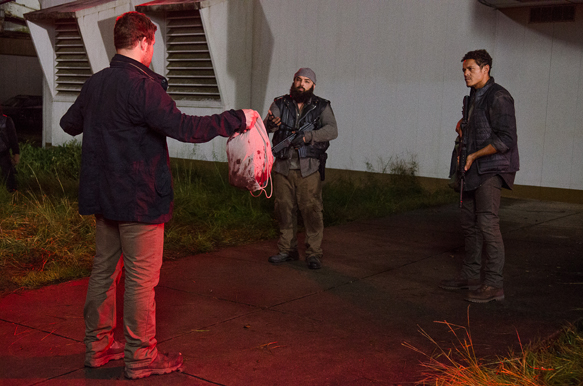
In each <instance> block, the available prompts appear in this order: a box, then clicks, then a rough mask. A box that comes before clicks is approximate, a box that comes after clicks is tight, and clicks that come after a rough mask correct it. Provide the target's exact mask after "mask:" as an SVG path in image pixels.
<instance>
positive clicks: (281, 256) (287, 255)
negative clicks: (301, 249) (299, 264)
mask: <svg viewBox="0 0 583 386" xmlns="http://www.w3.org/2000/svg"><path fill="white" fill-rule="evenodd" d="M299 258H300V256H299V254H298V251H291V252H279V253H278V254H277V255H274V256H271V257H270V258H269V259H267V261H269V262H270V263H273V264H278V263H284V262H286V261H291V260H298V259H299Z"/></svg>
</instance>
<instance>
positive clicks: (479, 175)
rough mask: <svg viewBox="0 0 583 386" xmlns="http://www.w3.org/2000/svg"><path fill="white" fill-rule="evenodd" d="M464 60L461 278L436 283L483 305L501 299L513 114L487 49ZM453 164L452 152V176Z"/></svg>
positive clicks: (514, 167) (514, 159)
mask: <svg viewBox="0 0 583 386" xmlns="http://www.w3.org/2000/svg"><path fill="white" fill-rule="evenodd" d="M462 63H463V65H462V69H463V73H464V79H465V82H466V86H468V87H470V88H471V90H470V103H469V118H468V123H467V126H466V129H465V132H462V129H461V121H460V122H458V124H457V127H456V131H457V133H458V135H459V137H460V139H461V140H462V141H464V142H465V144H466V149H467V157H466V163H465V168H464V170H465V171H466V178H465V184H464V189H463V206H462V208H461V224H462V230H463V234H464V239H465V254H466V255H465V258H464V262H463V265H462V268H461V271H460V273H459V276H458V277H457V278H455V279H452V280H442V281H441V283H440V287H442V288H444V289H447V290H464V289H469V290H471V291H470V292H469V293H468V294H467V296H466V298H465V299H466V300H468V301H471V302H476V303H487V302H490V301H493V300H503V299H504V288H503V272H502V271H503V268H504V259H505V256H504V242H503V241H502V234H501V233H500V223H499V221H500V219H499V217H498V212H499V209H500V196H501V189H502V188H505V189H512V186H513V185H514V177H515V175H516V172H517V171H518V169H519V160H518V147H517V134H516V117H515V113H514V100H513V99H512V96H511V95H510V93H509V92H508V91H507V90H506V89H505V88H503V87H502V86H500V85H499V84H497V83H495V82H494V78H493V77H491V76H490V69H491V68H492V58H491V57H490V55H489V54H488V52H487V51H486V50H476V51H470V52H468V53H467V54H466V55H465V56H464V57H463V59H462ZM457 166H459V159H458V158H457V156H456V155H455V154H454V155H453V156H452V170H451V174H453V173H454V172H455V170H456V167H457ZM482 256H484V259H482ZM482 268H483V272H481V271H482Z"/></svg>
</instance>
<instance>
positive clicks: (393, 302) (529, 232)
mask: <svg viewBox="0 0 583 386" xmlns="http://www.w3.org/2000/svg"><path fill="white" fill-rule="evenodd" d="M458 211H459V210H458V208H457V206H456V205H448V206H443V207H439V208H431V209H425V210H418V211H414V212H409V213H405V214H400V215H395V216H391V217H388V218H384V219H378V220H371V221H359V222H355V223H351V224H347V225H343V226H337V227H332V228H327V229H326V232H325V237H324V238H325V245H324V251H325V256H324V260H323V264H324V267H323V268H322V269H321V270H317V271H313V270H309V269H308V268H307V267H306V265H305V263H304V262H303V261H298V262H293V263H286V264H283V265H278V266H274V265H271V264H269V263H267V257H268V256H269V255H270V254H273V253H274V252H275V250H276V248H275V241H266V242H259V243H254V244H250V245H246V246H242V247H235V248H228V249H223V250H220V251H217V252H213V253H208V254H201V255H196V256H192V257H189V258H184V259H181V260H177V261H170V262H165V263H164V266H163V268H162V274H161V281H160V285H159V286H158V288H157V294H156V299H157V304H158V341H159V348H160V349H161V350H163V351H180V352H182V353H183V355H184V358H185V366H184V371H183V372H182V373H172V374H170V375H164V376H152V377H149V378H146V379H143V380H138V381H130V380H127V379H125V378H124V376H123V361H116V362H110V363H109V364H107V365H106V366H104V367H103V368H99V369H88V368H84V367H83V359H84V356H83V354H84V345H83V343H82V341H83V333H84V323H83V303H84V297H85V291H86V288H87V279H83V280H75V281H71V282H67V283H63V284H60V285H54V286H49V287H46V288H43V289H40V290H35V291H26V292H22V293H16V294H11V295H8V296H6V297H4V298H2V299H0V384H1V385H81V384H82V385H112V384H127V383H130V382H131V383H132V384H143V385H410V384H413V382H414V381H416V380H419V379H420V378H421V377H422V370H423V368H422V367H421V366H420V365H419V362H420V361H422V360H424V357H423V355H421V354H420V353H418V352H416V351H414V350H412V349H410V348H407V347H405V346H404V345H403V343H407V344H410V345H412V346H414V347H416V348H418V349H420V350H421V351H423V352H426V353H431V352H433V351H434V350H435V349H436V346H435V345H434V344H433V343H431V342H430V341H429V339H427V338H426V337H424V336H423V335H422V334H421V333H420V332H419V330H420V329H423V330H424V331H425V332H426V333H427V334H429V335H430V336H431V337H432V338H433V339H434V340H435V341H436V342H438V344H439V345H440V346H442V347H443V348H446V349H447V348H451V347H453V341H455V336H454V335H453V334H452V333H451V332H450V331H449V329H448V327H447V326H446V325H444V324H443V323H439V322H444V321H447V322H448V323H453V324H456V325H460V326H465V327H467V326H468V323H469V326H470V330H471V335H472V339H473V343H474V347H475V349H476V351H477V353H478V355H480V356H482V355H493V354H497V355H505V354H507V353H508V350H509V349H510V348H513V349H517V350H519V349H520V346H519V338H518V337H520V341H521V342H522V344H525V343H527V342H531V341H537V340H538V339H540V338H545V337H548V336H549V335H551V334H552V333H554V332H555V331H557V330H558V329H559V328H560V327H561V326H563V325H565V324H566V323H567V322H573V321H575V320H577V319H579V318H580V317H581V316H582V315H583V311H582V310H583V304H582V295H581V294H582V291H581V289H582V288H583V259H582V258H583V205H574V204H564V203H556V202H543V201H527V200H518V199H503V209H502V211H501V217H502V232H503V235H504V239H505V243H506V255H507V258H506V260H507V261H506V270H505V277H506V281H505V293H506V300H505V301H503V302H495V303H488V304H471V305H470V303H467V302H465V301H464V300H463V293H462V292H448V291H444V290H441V289H440V288H438V286H437V284H438V282H439V280H441V279H443V278H448V277H450V276H452V275H454V274H455V272H456V270H457V268H458V266H459V264H460V261H461V258H462V256H463V240H462V237H461V232H460V226H459V221H458V218H457V215H458ZM120 303H121V302H120ZM120 324H121V323H120ZM118 330H120V329H119V328H118ZM464 333H465V332H464V330H463V329H460V330H458V334H461V335H460V336H463V334H464ZM118 335H119V337H120V338H121V337H122V334H121V330H120V331H118Z"/></svg>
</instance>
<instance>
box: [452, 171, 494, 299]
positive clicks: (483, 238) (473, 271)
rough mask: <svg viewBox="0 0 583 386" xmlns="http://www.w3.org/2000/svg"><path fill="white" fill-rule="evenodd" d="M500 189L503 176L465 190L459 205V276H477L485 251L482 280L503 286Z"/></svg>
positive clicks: (490, 284)
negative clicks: (461, 261) (462, 248)
mask: <svg viewBox="0 0 583 386" xmlns="http://www.w3.org/2000/svg"><path fill="white" fill-rule="evenodd" d="M501 189H502V178H501V177H500V176H494V177H491V178H489V179H488V180H486V181H485V182H484V183H483V184H482V185H481V186H480V187H479V188H478V189H476V190H475V191H472V192H467V193H466V192H464V205H463V208H462V209H461V224H462V230H463V233H464V238H465V250H466V257H465V260H464V264H463V266H462V271H461V276H462V277H463V278H465V279H471V280H473V279H480V271H481V269H482V252H485V259H484V267H483V268H484V278H483V279H484V281H483V283H484V284H485V285H489V286H492V287H496V288H502V287H503V279H504V277H503V275H502V270H503V269H504V242H503V241H502V234H501V233H500V219H499V217H498V211H499V209H500V196H501Z"/></svg>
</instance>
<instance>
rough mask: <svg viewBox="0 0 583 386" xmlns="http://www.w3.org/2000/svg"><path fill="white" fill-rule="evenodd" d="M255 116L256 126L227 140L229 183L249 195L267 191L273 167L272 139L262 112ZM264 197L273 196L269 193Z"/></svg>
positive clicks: (254, 124)
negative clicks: (245, 190) (264, 122)
mask: <svg viewBox="0 0 583 386" xmlns="http://www.w3.org/2000/svg"><path fill="white" fill-rule="evenodd" d="M255 114H256V116H255V119H254V123H253V126H251V127H250V128H249V130H247V131H246V132H244V133H235V134H233V135H232V136H231V137H230V138H229V140H228V141H227V160H228V162H229V183H230V184H231V185H233V186H235V187H237V188H241V189H247V190H249V191H250V192H255V191H257V190H261V191H265V188H266V187H267V185H268V183H269V178H270V176H271V167H272V166H273V154H272V152H271V143H270V142H269V136H268V135H267V131H266V130H265V126H264V125H263V121H262V120H261V117H260V116H259V113H257V112H255ZM259 194H261V192H259ZM265 195H266V196H267V197H268V198H269V197H271V194H269V195H267V192H265Z"/></svg>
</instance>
